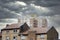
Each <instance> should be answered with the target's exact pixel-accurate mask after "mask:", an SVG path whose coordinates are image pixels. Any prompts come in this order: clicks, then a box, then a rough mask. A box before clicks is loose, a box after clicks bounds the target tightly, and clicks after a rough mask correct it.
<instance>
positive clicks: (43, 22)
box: [42, 19, 47, 27]
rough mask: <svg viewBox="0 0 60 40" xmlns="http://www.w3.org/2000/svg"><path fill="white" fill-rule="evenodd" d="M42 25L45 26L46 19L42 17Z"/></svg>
mask: <svg viewBox="0 0 60 40" xmlns="http://www.w3.org/2000/svg"><path fill="white" fill-rule="evenodd" d="M42 27H47V19H42Z"/></svg>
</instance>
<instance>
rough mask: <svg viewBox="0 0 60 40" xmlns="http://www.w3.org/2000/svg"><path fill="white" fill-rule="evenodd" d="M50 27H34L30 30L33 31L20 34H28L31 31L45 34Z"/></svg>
mask: <svg viewBox="0 0 60 40" xmlns="http://www.w3.org/2000/svg"><path fill="white" fill-rule="evenodd" d="M51 28H52V27H36V28H32V29H33V30H31V29H29V30H27V31H25V32H23V33H22V34H28V32H29V31H30V30H31V31H35V32H36V34H40V33H47V32H48V31H49V30H50V29H51Z"/></svg>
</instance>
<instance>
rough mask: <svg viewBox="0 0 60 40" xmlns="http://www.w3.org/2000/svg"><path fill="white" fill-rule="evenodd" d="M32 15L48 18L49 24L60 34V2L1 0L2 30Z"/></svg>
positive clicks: (53, 0) (50, 0) (59, 0)
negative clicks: (19, 19) (7, 25)
mask: <svg viewBox="0 0 60 40" xmlns="http://www.w3.org/2000/svg"><path fill="white" fill-rule="evenodd" d="M32 14H37V15H38V16H42V17H47V19H49V22H50V23H49V24H50V25H51V26H55V28H56V30H57V31H58V32H60V30H59V29H60V0H0V29H2V28H4V26H5V25H6V24H8V23H9V24H11V23H16V22H17V18H20V17H21V16H26V15H32ZM59 34H60V33H59Z"/></svg>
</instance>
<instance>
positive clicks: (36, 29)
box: [2, 23, 52, 34]
mask: <svg viewBox="0 0 60 40" xmlns="http://www.w3.org/2000/svg"><path fill="white" fill-rule="evenodd" d="M27 27H28V28H27ZM15 28H16V29H20V30H21V31H20V32H22V31H23V32H22V34H28V32H29V31H30V30H31V29H30V27H29V26H28V25H27V24H26V23H24V24H23V25H20V24H18V23H17V24H11V25H8V26H7V27H5V28H3V29H2V31H3V30H10V29H15ZM21 28H23V30H22V29H21ZM51 28H52V27H36V28H34V27H33V28H32V30H33V31H36V33H47V32H48V31H49V30H50V29H51ZM24 30H25V31H24Z"/></svg>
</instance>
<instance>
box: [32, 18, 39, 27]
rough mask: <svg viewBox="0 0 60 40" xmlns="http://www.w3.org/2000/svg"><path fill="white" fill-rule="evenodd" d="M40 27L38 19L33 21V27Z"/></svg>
mask: <svg viewBox="0 0 60 40" xmlns="http://www.w3.org/2000/svg"><path fill="white" fill-rule="evenodd" d="M37 26H38V21H37V20H36V19H34V20H33V27H37Z"/></svg>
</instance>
